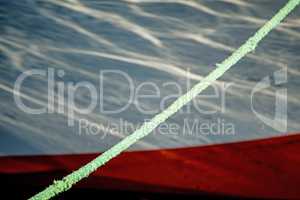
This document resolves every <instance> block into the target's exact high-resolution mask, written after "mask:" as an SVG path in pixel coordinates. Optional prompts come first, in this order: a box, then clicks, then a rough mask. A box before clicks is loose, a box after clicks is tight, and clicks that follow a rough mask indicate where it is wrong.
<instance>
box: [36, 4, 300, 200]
mask: <svg viewBox="0 0 300 200" xmlns="http://www.w3.org/2000/svg"><path fill="white" fill-rule="evenodd" d="M299 3H300V0H290V1H289V2H288V3H287V4H286V5H285V6H284V7H283V8H281V10H280V11H279V12H278V13H277V14H276V15H275V16H274V17H273V18H272V19H271V20H270V21H268V22H267V23H266V24H265V25H264V26H263V27H261V28H260V29H259V30H258V31H257V32H256V33H255V35H254V36H252V37H250V38H249V39H248V40H247V41H246V43H244V44H243V45H242V46H241V47H240V48H239V49H237V50H236V51H235V52H234V53H233V54H232V55H231V56H229V57H228V58H227V59H226V60H224V61H223V62H222V63H220V64H217V65H216V66H217V68H216V69H215V70H213V71H212V72H211V73H210V74H209V75H208V76H207V77H205V78H204V79H203V80H202V81H201V82H199V83H198V84H196V85H195V86H194V87H193V88H192V89H191V90H190V91H188V92H187V93H186V94H184V95H183V96H181V97H179V98H178V99H177V100H176V101H174V103H172V104H171V105H170V106H169V107H168V108H167V109H166V110H164V111H162V112H161V113H159V114H158V115H156V116H155V117H154V118H153V119H152V120H151V121H150V122H146V123H144V124H143V125H142V126H141V127H140V128H139V129H137V130H136V131H134V132H133V133H132V134H131V135H129V136H128V137H126V138H124V139H123V140H122V141H121V142H119V143H118V144H116V145H114V146H113V147H112V148H110V149H109V150H107V151H106V152H104V153H103V154H101V155H100V156H98V157H97V158H95V159H94V160H92V161H91V162H89V163H87V164H86V165H84V166H83V167H81V168H80V169H78V170H76V171H74V172H72V173H71V174H69V175H67V176H66V177H64V178H63V179H62V180H59V181H54V183H53V184H52V185H50V186H49V187H47V188H46V189H45V190H43V191H41V192H40V193H38V194H36V195H35V196H33V197H31V198H30V200H46V199H50V198H52V197H54V196H56V195H58V194H59V193H61V192H64V191H66V190H68V189H70V188H71V187H72V185H74V184H76V183H77V182H79V181H80V180H81V179H83V178H85V177H88V176H89V175H90V174H91V173H92V172H94V171H95V170H97V169H98V168H99V167H101V166H102V165H104V164H105V163H107V162H108V161H109V160H111V159H112V158H114V157H116V156H117V155H119V154H120V153H121V152H122V151H124V150H126V149H127V148H128V147H130V146H131V145H132V144H134V143H135V142H137V141H138V140H140V139H141V138H143V137H145V136H146V135H148V134H149V133H150V132H152V131H153V130H154V129H155V128H156V127H157V126H158V125H159V124H160V123H162V122H164V121H165V120H167V119H168V118H169V117H170V116H171V115H173V114H174V113H176V112H177V111H178V110H179V109H181V107H182V106H184V105H185V104H187V103H188V102H189V101H191V100H192V99H193V98H194V97H196V96H197V95H198V94H199V93H200V92H202V91H203V90H204V89H206V88H207V87H208V86H210V85H211V84H212V83H213V82H214V81H215V80H217V79H218V78H219V77H221V76H222V75H223V74H224V73H225V72H226V71H227V70H229V69H230V67H232V66H233V65H234V64H236V63H237V62H238V61H239V60H240V59H241V58H243V57H244V56H245V55H246V54H248V53H249V52H251V51H254V50H255V48H256V46H257V44H258V43H259V42H260V41H261V40H262V39H263V38H264V37H265V36H266V35H267V34H268V33H269V32H270V31H271V30H272V29H274V28H275V27H276V26H277V25H278V24H280V22H281V21H282V20H283V19H284V18H285V17H286V16H287V15H288V14H289V13H290V12H291V11H292V10H293V9H294V8H296V6H297V5H298V4H299Z"/></svg>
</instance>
